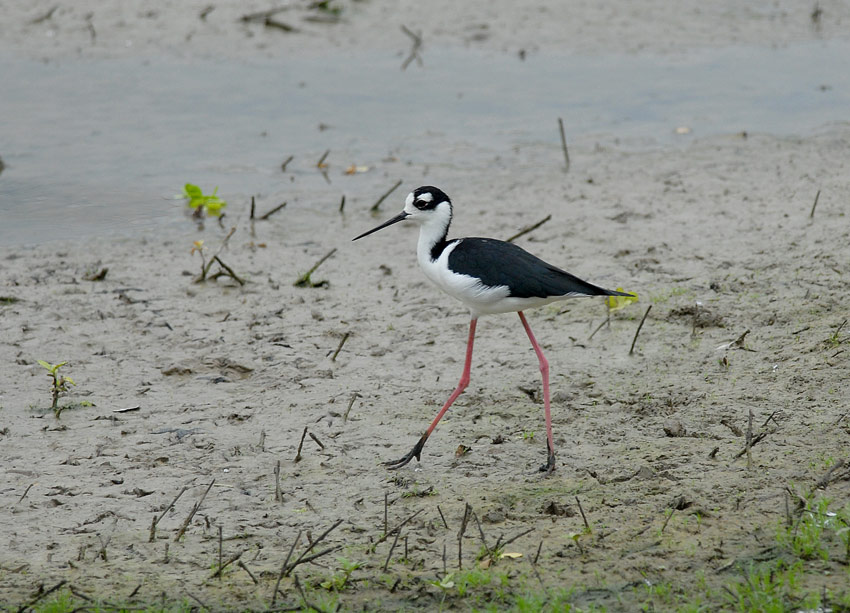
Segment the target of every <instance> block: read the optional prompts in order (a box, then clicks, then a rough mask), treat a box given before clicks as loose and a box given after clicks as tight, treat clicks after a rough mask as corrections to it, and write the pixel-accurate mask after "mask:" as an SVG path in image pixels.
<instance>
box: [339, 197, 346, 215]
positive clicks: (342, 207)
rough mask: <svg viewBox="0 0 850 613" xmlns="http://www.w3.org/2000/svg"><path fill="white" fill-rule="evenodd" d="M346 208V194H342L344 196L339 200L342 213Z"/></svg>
mask: <svg viewBox="0 0 850 613" xmlns="http://www.w3.org/2000/svg"><path fill="white" fill-rule="evenodd" d="M344 210H345V194H343V195H342V198H341V199H340V201H339V212H340V213H342V212H343V211H344Z"/></svg>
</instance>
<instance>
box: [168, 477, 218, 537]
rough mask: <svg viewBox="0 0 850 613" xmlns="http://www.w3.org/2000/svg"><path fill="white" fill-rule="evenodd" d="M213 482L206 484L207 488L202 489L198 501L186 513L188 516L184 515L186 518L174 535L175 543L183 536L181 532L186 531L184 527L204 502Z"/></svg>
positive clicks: (186, 526) (187, 525)
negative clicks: (202, 491)
mask: <svg viewBox="0 0 850 613" xmlns="http://www.w3.org/2000/svg"><path fill="white" fill-rule="evenodd" d="M214 484H215V479H213V480H212V481H210V484H209V485H208V486H207V489H206V490H205V491H204V493H203V495H202V496H201V498H200V500H198V502H196V503H195V506H193V507H192V510H191V511H190V512H189V515H188V517H186V520H185V521H184V522H183V525H182V526H180V530H178V531H177V536H175V537H174V542H175V543H176V542H177V541H179V540H180V537H181V536H183V534H184V533H185V532H186V529H187V528H188V527H189V524H190V523H191V522H192V518H194V517H195V513H197V512H198V509H200V508H201V505H202V504H203V503H204V499H205V498H206V497H207V494H209V493H210V490H211V489H212V486H213V485H214Z"/></svg>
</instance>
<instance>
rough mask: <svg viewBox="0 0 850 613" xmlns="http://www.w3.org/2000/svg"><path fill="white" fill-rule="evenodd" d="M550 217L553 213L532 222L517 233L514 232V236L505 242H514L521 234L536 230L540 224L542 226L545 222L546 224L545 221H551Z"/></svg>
mask: <svg viewBox="0 0 850 613" xmlns="http://www.w3.org/2000/svg"><path fill="white" fill-rule="evenodd" d="M550 219H552V215H551V214H549V215H547V216H546V217H544V218H543V219H541V220H540V221H538V222H537V223H534V224H531V225H530V226H528V227H525V228H523V229H522V230H520V231H519V232H517V233H516V234H514V235H513V236H512V237H510V238H509V239H508V240H506V241H505V242H507V243H512V242H514V241H515V240H516V239H518V238H519V237H520V236H525V235H526V234H528V233H529V232H533V231H534V230H536V229H537V228H539V227H540V226H542V225H543V224H545V223H546V222H547V221H549V220H550Z"/></svg>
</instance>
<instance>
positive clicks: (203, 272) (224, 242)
mask: <svg viewBox="0 0 850 613" xmlns="http://www.w3.org/2000/svg"><path fill="white" fill-rule="evenodd" d="M234 232H236V226H233V227H232V228H230V232H228V233H227V236H225V237H224V240H222V241H221V244H220V245H219V246H218V249H216V252H215V253H214V254H213V256H212V257H211V258H210V259H209V260H207V263H206V265H205V266H204V267H203V268H202V269H201V276H200V277H198V278H197V279H195V283H200V282H201V281H206V278H207V275H208V274H209V272H210V268H211V267H212V265H213V262H215V259H216V257H217V256H218V254H219V253H221V251H222V249H224V248H225V246H227V241H229V240H230V237H231V236H233V233H234Z"/></svg>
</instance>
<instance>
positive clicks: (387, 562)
mask: <svg viewBox="0 0 850 613" xmlns="http://www.w3.org/2000/svg"><path fill="white" fill-rule="evenodd" d="M399 536H401V530H399V531H398V532H396V533H395V538H394V539H393V544H392V545H391V546H390V552H389V553H388V554H387V559H386V561H385V562H384V572H387V567H388V566H389V565H390V558H392V555H393V550H394V549H395V546H396V545H398V537H399Z"/></svg>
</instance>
